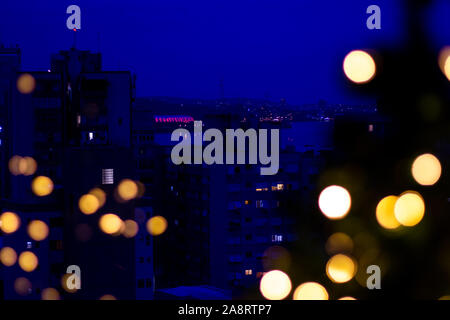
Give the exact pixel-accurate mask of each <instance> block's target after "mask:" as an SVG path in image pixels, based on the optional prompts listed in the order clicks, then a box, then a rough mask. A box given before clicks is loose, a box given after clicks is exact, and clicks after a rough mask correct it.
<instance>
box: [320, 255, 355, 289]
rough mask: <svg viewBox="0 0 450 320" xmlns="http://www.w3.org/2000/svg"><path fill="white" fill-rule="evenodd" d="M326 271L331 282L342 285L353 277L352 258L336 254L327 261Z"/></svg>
mask: <svg viewBox="0 0 450 320" xmlns="http://www.w3.org/2000/svg"><path fill="white" fill-rule="evenodd" d="M326 271H327V276H328V278H330V280H331V281H333V282H336V283H344V282H348V281H350V280H351V279H352V278H353V277H354V276H355V274H356V264H355V262H354V260H353V259H352V258H350V257H348V256H346V255H344V254H337V255H335V256H333V257H331V259H330V260H328V263H327V266H326Z"/></svg>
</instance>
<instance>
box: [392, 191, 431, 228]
mask: <svg viewBox="0 0 450 320" xmlns="http://www.w3.org/2000/svg"><path fill="white" fill-rule="evenodd" d="M394 213H395V218H396V219H397V221H398V222H400V223H401V224H402V225H404V226H406V227H412V226H415V225H416V224H418V223H419V222H420V221H421V220H422V218H423V216H424V215H425V203H424V201H423V198H422V196H421V195H420V194H419V193H418V192H415V191H406V192H404V193H402V194H401V195H400V197H399V198H398V199H397V201H396V202H395V206H394Z"/></svg>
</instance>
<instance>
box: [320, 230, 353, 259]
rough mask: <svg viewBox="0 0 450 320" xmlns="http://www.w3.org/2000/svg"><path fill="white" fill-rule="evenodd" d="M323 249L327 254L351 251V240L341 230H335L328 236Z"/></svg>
mask: <svg viewBox="0 0 450 320" xmlns="http://www.w3.org/2000/svg"><path fill="white" fill-rule="evenodd" d="M325 249H326V251H327V253H328V254H335V253H342V252H352V250H353V240H352V238H350V237H349V236H348V235H346V234H345V233H343V232H336V233H333V234H332V235H331V236H330V237H329V238H328V240H327V243H326V244H325Z"/></svg>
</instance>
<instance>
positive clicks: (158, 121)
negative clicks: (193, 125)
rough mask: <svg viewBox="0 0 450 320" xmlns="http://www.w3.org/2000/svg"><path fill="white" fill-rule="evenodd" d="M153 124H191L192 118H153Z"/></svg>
mask: <svg viewBox="0 0 450 320" xmlns="http://www.w3.org/2000/svg"><path fill="white" fill-rule="evenodd" d="M154 119H155V122H157V123H167V122H169V123H170V122H181V123H188V122H193V121H194V118H192V117H191V116H155V117H154Z"/></svg>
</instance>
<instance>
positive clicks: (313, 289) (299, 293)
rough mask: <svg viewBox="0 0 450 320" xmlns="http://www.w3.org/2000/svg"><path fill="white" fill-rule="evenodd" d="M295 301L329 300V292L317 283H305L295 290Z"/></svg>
mask: <svg viewBox="0 0 450 320" xmlns="http://www.w3.org/2000/svg"><path fill="white" fill-rule="evenodd" d="M294 300H328V292H327V289H325V288H324V287H323V286H322V285H321V284H319V283H317V282H305V283H303V284H301V285H299V286H298V287H297V289H295V291H294Z"/></svg>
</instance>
